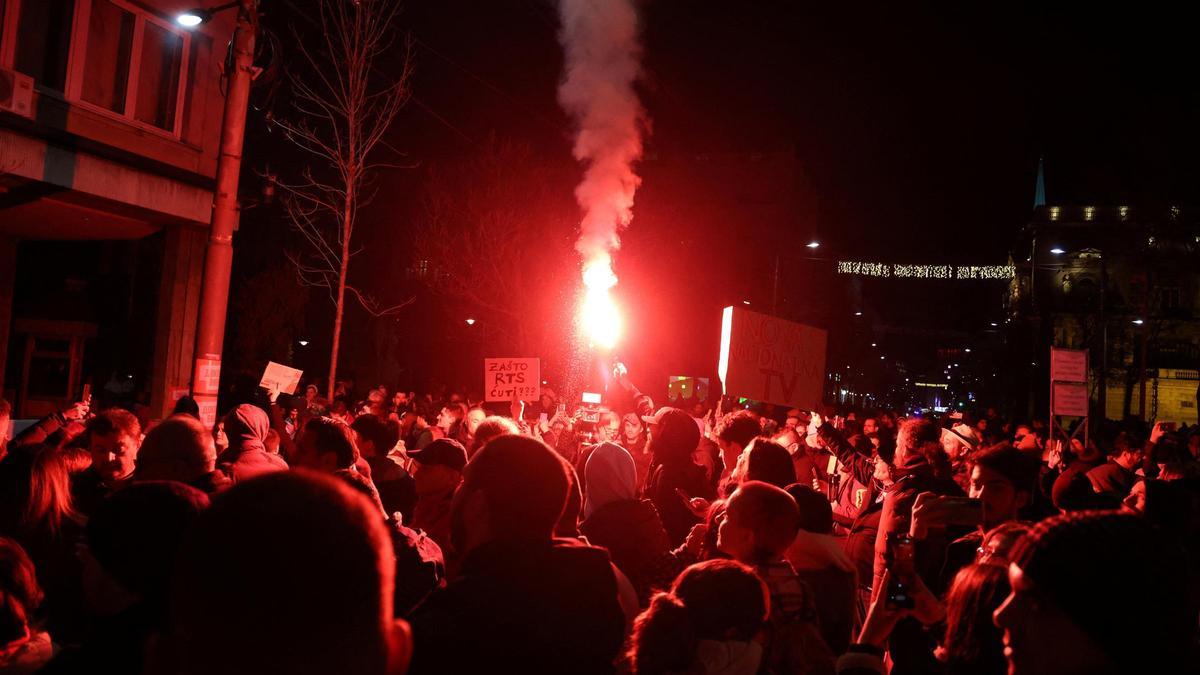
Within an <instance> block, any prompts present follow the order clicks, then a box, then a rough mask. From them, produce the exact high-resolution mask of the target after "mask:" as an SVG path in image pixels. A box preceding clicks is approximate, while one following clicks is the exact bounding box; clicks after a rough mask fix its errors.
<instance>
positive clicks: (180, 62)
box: [0, 0, 194, 137]
mask: <svg viewBox="0 0 1200 675" xmlns="http://www.w3.org/2000/svg"><path fill="white" fill-rule="evenodd" d="M191 46H192V44H191V36H190V35H189V34H188V32H187V31H185V30H183V29H181V28H178V27H176V26H175V25H174V24H173V23H171V21H170V20H169V19H168V18H166V17H164V16H159V15H157V14H154V13H153V12H152V11H151V10H149V9H146V8H144V7H142V6H140V5H135V4H132V2H131V0H0V67H3V68H13V69H14V70H17V71H19V72H22V73H24V74H26V75H29V76H30V77H32V78H33V80H34V85H35V86H36V87H37V88H38V89H39V90H41V91H42V92H43V93H46V92H58V93H59V94H60V95H61V97H62V98H64V99H66V100H67V101H69V102H71V103H74V104H77V105H79V106H80V107H83V108H87V109H90V110H93V111H96V112H100V113H103V114H106V115H109V116H113V115H115V116H117V117H120V118H122V119H124V120H125V121H127V122H129V123H131V124H133V125H135V126H139V127H143V128H146V129H148V130H157V131H160V132H165V133H167V134H169V135H171V136H174V137H179V135H180V134H181V133H182V130H183V124H182V119H181V118H182V117H183V112H182V111H183V108H184V105H185V102H186V101H187V94H188V92H187V90H186V82H187V80H188V79H189V77H190V73H191V72H192V69H193V65H194V64H192V63H191V60H192V59H191V58H189V57H190V54H191Z"/></svg>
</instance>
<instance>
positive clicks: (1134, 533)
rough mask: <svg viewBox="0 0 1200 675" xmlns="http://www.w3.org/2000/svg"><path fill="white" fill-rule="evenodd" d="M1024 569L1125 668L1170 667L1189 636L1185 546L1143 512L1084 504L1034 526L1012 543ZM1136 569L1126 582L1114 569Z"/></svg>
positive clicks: (1015, 557) (1014, 556)
mask: <svg viewBox="0 0 1200 675" xmlns="http://www.w3.org/2000/svg"><path fill="white" fill-rule="evenodd" d="M1011 560H1012V562H1013V564H1014V565H1016V566H1017V567H1019V568H1020V569H1021V571H1022V573H1023V574H1024V576H1025V577H1026V578H1028V579H1030V580H1032V581H1033V583H1034V586H1035V588H1036V589H1037V590H1038V592H1039V593H1041V594H1044V595H1046V596H1047V597H1049V598H1050V599H1051V600H1053V601H1054V603H1055V604H1057V605H1058V607H1059V608H1061V609H1062V610H1063V612H1065V613H1066V614H1067V616H1068V617H1070V618H1071V619H1072V620H1073V621H1074V622H1075V624H1076V625H1077V626H1079V628H1080V629H1081V630H1082V631H1083V632H1085V633H1087V634H1088V635H1090V636H1091V637H1092V638H1093V639H1094V640H1095V641H1096V644H1098V645H1099V646H1100V647H1101V648H1102V649H1104V650H1105V651H1106V652H1107V653H1108V655H1109V656H1110V657H1112V658H1113V660H1114V661H1115V662H1116V663H1117V665H1118V666H1119V667H1120V669H1121V672H1136V671H1139V670H1143V671H1144V672H1166V671H1160V670H1157V669H1156V668H1154V666H1155V665H1156V663H1161V664H1162V665H1167V664H1171V663H1176V664H1177V663H1178V661H1174V660H1173V659H1182V658H1184V656H1183V653H1184V652H1183V651H1182V650H1186V648H1187V646H1188V645H1189V643H1190V640H1189V636H1190V631H1189V629H1191V628H1194V627H1195V617H1194V616H1193V617H1191V621H1189V620H1188V607H1187V604H1188V603H1187V589H1188V583H1187V581H1188V578H1187V569H1186V566H1185V563H1184V557H1183V552H1182V550H1181V549H1180V547H1179V546H1178V545H1177V544H1176V543H1175V542H1174V541H1173V540H1171V539H1170V538H1169V537H1167V536H1165V535H1163V534H1162V533H1160V532H1158V531H1157V530H1156V529H1155V528H1154V527H1153V526H1151V525H1150V524H1149V523H1147V522H1146V521H1145V520H1144V519H1143V518H1141V517H1140V516H1136V515H1132V514H1128V513H1121V512H1118V511H1077V512H1073V513H1066V514H1063V515H1061V516H1056V517H1054V518H1050V519H1048V520H1045V521H1042V522H1041V523H1039V524H1037V525H1036V526H1034V528H1033V529H1032V530H1031V531H1030V532H1029V534H1027V535H1026V536H1025V537H1024V538H1023V539H1021V541H1019V542H1018V543H1017V545H1016V547H1015V548H1014V549H1013V553H1012V557H1011ZM1122 572H1124V573H1127V574H1133V575H1134V576H1136V578H1137V581H1136V582H1134V583H1132V584H1130V585H1128V586H1125V587H1122V586H1120V585H1117V584H1114V583H1113V579H1114V576H1115V575H1119V574H1121V573H1122Z"/></svg>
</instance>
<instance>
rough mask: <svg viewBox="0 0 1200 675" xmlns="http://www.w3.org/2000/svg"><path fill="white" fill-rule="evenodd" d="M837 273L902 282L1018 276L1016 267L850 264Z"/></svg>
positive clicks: (846, 262) (841, 264) (839, 267)
mask: <svg viewBox="0 0 1200 675" xmlns="http://www.w3.org/2000/svg"><path fill="white" fill-rule="evenodd" d="M837 271H838V274H856V275H859V276H866V277H897V278H901V279H982V280H995V279H1000V280H1007V279H1012V278H1014V277H1015V276H1016V275H1017V268H1016V267H1015V266H1013V265H900V264H892V263H879V262H859V261H850V260H839V261H838V264H837Z"/></svg>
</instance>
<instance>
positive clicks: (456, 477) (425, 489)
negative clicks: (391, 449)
mask: <svg viewBox="0 0 1200 675" xmlns="http://www.w3.org/2000/svg"><path fill="white" fill-rule="evenodd" d="M408 456H409V457H411V458H412V460H413V464H412V467H413V478H414V479H415V480H416V488H417V506H416V508H415V509H414V511H413V519H412V526H413V527H414V528H416V529H419V530H423V531H424V532H425V533H426V534H428V535H429V536H430V538H432V539H433V540H434V541H435V542H437V544H438V546H439V547H441V549H442V553H443V554H445V555H446V557H447V558H452V557H454V555H455V553H456V549H455V547H454V544H453V542H452V540H451V525H452V521H451V506H452V502H453V500H454V493H455V490H457V489H458V486H459V484H460V483H462V478H463V468H464V467H466V465H467V451H466V449H465V448H463V446H462V444H461V443H459V442H458V441H455V440H452V439H449V438H439V439H438V440H436V441H434V442H432V443H430V444H429V445H427V446H425V447H424V448H422V449H420V450H410V451H409V453H408ZM511 479H512V480H514V481H517V480H518V478H517V476H512V477H511ZM561 512H562V511H561V509H560V510H559V513H561Z"/></svg>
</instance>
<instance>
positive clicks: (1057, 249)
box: [1050, 246, 1066, 255]
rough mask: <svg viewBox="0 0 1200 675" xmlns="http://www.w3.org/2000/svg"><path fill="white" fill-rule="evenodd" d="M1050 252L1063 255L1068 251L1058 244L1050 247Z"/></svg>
mask: <svg viewBox="0 0 1200 675" xmlns="http://www.w3.org/2000/svg"><path fill="white" fill-rule="evenodd" d="M1050 252H1051V253H1053V254H1054V255H1062V254H1064V253H1066V251H1064V250H1063V249H1061V248H1059V247H1057V246H1055V247H1054V248H1052V249H1050Z"/></svg>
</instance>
